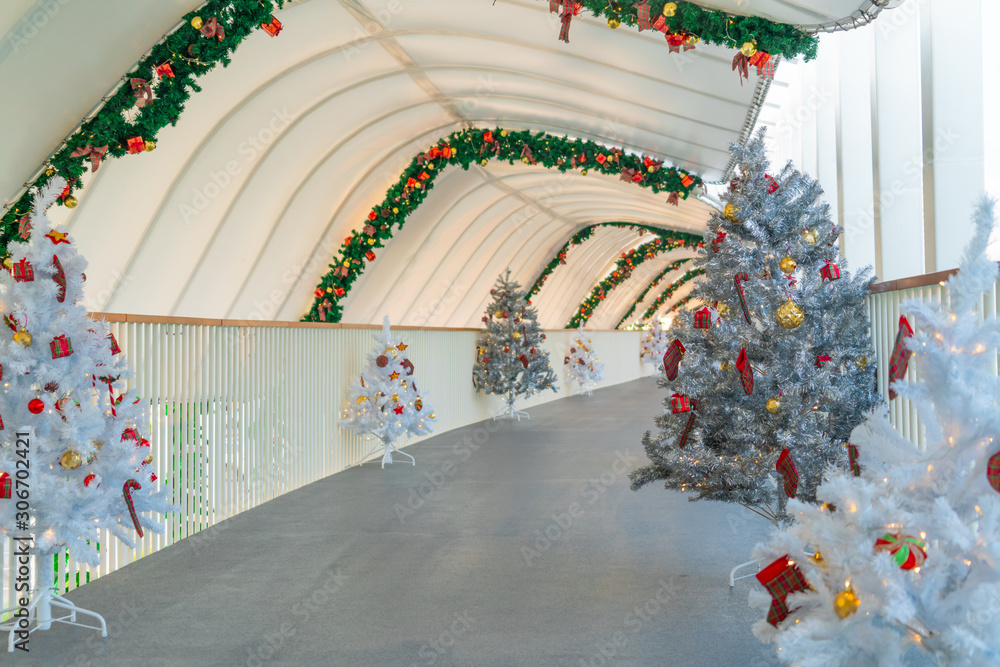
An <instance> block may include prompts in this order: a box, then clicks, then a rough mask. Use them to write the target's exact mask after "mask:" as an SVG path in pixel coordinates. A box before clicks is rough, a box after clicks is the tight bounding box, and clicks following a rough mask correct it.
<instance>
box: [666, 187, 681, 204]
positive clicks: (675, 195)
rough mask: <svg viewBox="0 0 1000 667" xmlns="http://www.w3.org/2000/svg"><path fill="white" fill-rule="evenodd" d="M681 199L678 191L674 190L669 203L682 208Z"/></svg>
mask: <svg viewBox="0 0 1000 667" xmlns="http://www.w3.org/2000/svg"><path fill="white" fill-rule="evenodd" d="M680 199H681V197H680V195H679V194H678V193H677V191H676V190H674V191H673V192H671V193H670V196H669V197H667V203H668V204H673V205H674V206H680Z"/></svg>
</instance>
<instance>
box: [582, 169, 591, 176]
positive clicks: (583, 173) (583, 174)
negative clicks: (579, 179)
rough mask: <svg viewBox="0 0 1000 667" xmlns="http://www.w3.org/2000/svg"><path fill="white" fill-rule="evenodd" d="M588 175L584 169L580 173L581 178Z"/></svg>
mask: <svg viewBox="0 0 1000 667" xmlns="http://www.w3.org/2000/svg"><path fill="white" fill-rule="evenodd" d="M588 173H589V172H588V171H587V170H586V169H584V170H583V171H581V172H580V175H581V176H586V175H587V174H588Z"/></svg>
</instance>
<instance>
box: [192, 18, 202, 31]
mask: <svg viewBox="0 0 1000 667" xmlns="http://www.w3.org/2000/svg"><path fill="white" fill-rule="evenodd" d="M202 25H203V23H202V20H201V17H200V16H195V17H194V18H193V19H191V27H192V28H194V29H195V30H201V26H202Z"/></svg>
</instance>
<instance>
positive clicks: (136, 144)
mask: <svg viewBox="0 0 1000 667" xmlns="http://www.w3.org/2000/svg"><path fill="white" fill-rule="evenodd" d="M126 143H127V146H128V152H129V155H137V154H138V153H142V152H143V151H145V150H146V142H145V141H143V138H142V137H131V138H129V140H128V141H127V142H126Z"/></svg>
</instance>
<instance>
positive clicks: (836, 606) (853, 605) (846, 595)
mask: <svg viewBox="0 0 1000 667" xmlns="http://www.w3.org/2000/svg"><path fill="white" fill-rule="evenodd" d="M860 606H861V600H859V599H858V596H857V595H855V594H854V591H852V590H846V591H841V592H840V593H838V594H837V598H836V599H835V600H834V601H833V610H834V611H835V612H837V616H838V617H839V618H847V617H848V616H850V615H851V614H853V613H854V612H856V611H857V610H858V607H860Z"/></svg>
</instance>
